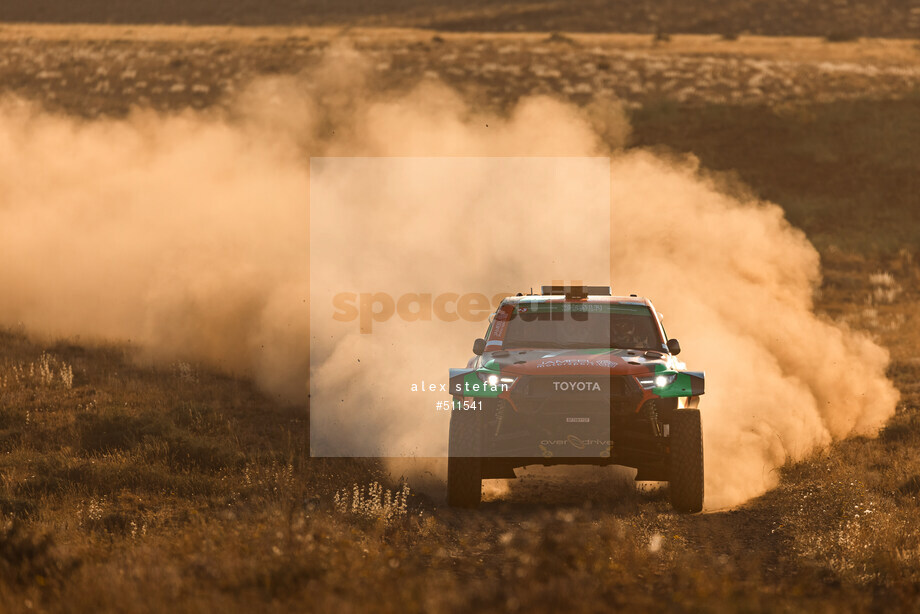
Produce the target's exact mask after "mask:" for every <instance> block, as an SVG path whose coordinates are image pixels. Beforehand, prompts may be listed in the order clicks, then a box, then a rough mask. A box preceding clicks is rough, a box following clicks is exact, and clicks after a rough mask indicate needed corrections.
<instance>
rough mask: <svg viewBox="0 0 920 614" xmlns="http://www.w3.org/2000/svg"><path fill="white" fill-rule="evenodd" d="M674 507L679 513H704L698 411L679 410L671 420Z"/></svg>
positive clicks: (701, 451)
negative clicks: (702, 511)
mask: <svg viewBox="0 0 920 614" xmlns="http://www.w3.org/2000/svg"><path fill="white" fill-rule="evenodd" d="M669 428H670V441H671V457H670V463H669V469H668V472H669V482H670V484H669V488H670V491H671V507H673V508H674V509H675V510H677V511H678V512H687V513H696V512H699V511H700V510H702V509H703V429H702V424H701V422H700V411H699V410H698V409H681V410H676V411H675V412H674V413H673V414H672V416H671V419H670V427H669Z"/></svg>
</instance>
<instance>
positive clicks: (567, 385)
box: [553, 381, 601, 392]
mask: <svg viewBox="0 0 920 614" xmlns="http://www.w3.org/2000/svg"><path fill="white" fill-rule="evenodd" d="M553 387H554V388H555V389H556V390H561V391H563V392H586V391H587V392H593V391H595V390H597V391H598V392H600V390H601V386H600V384H598V383H597V382H559V381H556V382H553Z"/></svg>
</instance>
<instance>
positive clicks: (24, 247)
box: [0, 46, 897, 508]
mask: <svg viewBox="0 0 920 614" xmlns="http://www.w3.org/2000/svg"><path fill="white" fill-rule="evenodd" d="M364 64H365V61H364V59H363V58H362V57H361V56H360V55H359V54H357V53H355V52H354V51H352V50H351V49H349V48H347V47H341V46H333V47H332V48H331V50H330V51H329V52H328V54H327V57H326V59H325V62H324V63H323V65H322V66H321V67H320V68H318V69H317V70H315V71H314V72H312V73H311V74H308V75H302V76H299V77H289V78H271V79H262V80H258V81H256V82H254V83H253V84H252V85H251V86H250V87H249V88H247V89H246V91H245V92H243V93H242V94H241V95H239V96H238V97H237V98H236V99H235V100H233V101H232V102H231V103H230V104H229V105H228V109H227V110H224V111H209V112H185V113H179V114H174V115H162V114H156V113H153V112H150V111H142V110H138V111H136V112H134V113H132V114H131V115H130V116H129V117H127V118H126V119H122V120H96V121H89V122H87V121H81V120H78V119H75V118H72V117H67V116H60V115H54V114H49V113H46V112H44V111H42V110H41V109H39V108H38V107H36V106H34V105H32V104H29V103H26V102H23V101H21V100H16V99H7V100H5V101H3V102H2V104H0V262H2V263H3V266H2V268H0V289H2V290H0V325H2V326H7V327H12V326H17V325H21V326H23V327H24V328H25V330H27V331H28V332H29V333H30V334H32V335H35V336H39V337H45V338H53V337H70V338H73V337H76V336H78V335H79V337H80V339H81V340H83V341H87V342H91V341H92V340H110V341H111V340H114V341H118V342H128V341H130V343H131V344H132V345H133V346H135V347H138V348H140V349H141V352H142V354H141V358H142V359H147V360H155V361H167V362H168V361H173V360H180V359H181V360H192V361H201V362H203V363H206V364H208V365H212V366H214V367H216V368H219V369H222V370H225V371H228V372H232V373H237V374H241V375H245V376H249V377H252V378H254V379H255V380H256V381H257V382H258V383H259V384H260V385H261V386H262V387H263V388H264V389H265V390H266V391H267V392H268V393H271V394H273V395H277V396H278V397H280V398H282V399H285V400H286V401H288V402H292V403H298V404H305V402H306V395H307V391H308V386H307V381H308V379H309V380H310V381H311V384H312V387H313V388H316V389H317V391H318V392H317V394H313V397H312V398H311V404H312V406H313V408H314V411H316V408H317V407H319V406H324V407H325V406H328V407H332V406H334V405H335V404H336V403H342V405H341V406H336V407H337V410H336V412H335V413H334V416H335V418H334V419H335V421H336V422H335V426H336V428H338V429H339V432H341V433H342V437H344V438H345V439H347V443H354V442H358V443H360V444H361V445H365V446H369V449H370V448H374V446H375V445H377V444H380V445H377V447H376V448H374V449H380V450H386V449H390V448H389V447H388V446H386V445H383V442H389V441H395V442H397V444H396V445H395V448H396V449H400V450H407V451H409V453H413V451H415V453H418V455H419V456H422V455H426V454H429V453H430V451H431V450H435V453H436V454H444V453H445V452H446V441H447V437H446V432H447V431H446V428H447V416H446V415H443V414H441V415H439V414H435V412H434V411H433V410H432V409H431V408H430V407H426V408H425V409H424V412H425V413H424V417H423V418H422V419H419V416H420V415H422V414H420V413H419V411H418V410H417V409H412V407H413V404H418V403H419V397H417V396H413V395H411V394H409V393H408V383H409V382H411V381H414V380H415V379H417V378H418V377H419V376H427V377H428V378H429V380H432V379H434V378H439V379H438V380H437V381H440V379H443V378H444V377H445V376H446V372H447V369H448V367H458V366H463V365H464V364H465V361H466V358H467V357H468V355H469V350H468V346H469V345H470V342H471V341H472V339H473V338H474V337H476V336H479V335H480V334H481V332H482V330H483V329H484V324H483V323H470V322H460V323H441V324H437V323H435V324H432V325H431V326H432V328H430V329H427V330H425V332H424V334H419V333H418V331H420V330H422V329H419V328H413V327H412V325H411V323H400V322H387V323H385V324H386V325H385V326H381V327H380V329H379V331H378V332H376V333H375V334H374V335H367V336H364V338H362V336H361V335H360V334H358V333H357V332H354V333H353V334H348V335H344V336H336V335H325V334H324V333H325V332H326V331H325V328H324V324H323V323H322V321H320V322H319V323H317V321H316V320H314V325H313V327H312V329H311V326H310V319H309V317H308V307H307V305H308V303H309V302H310V300H311V296H310V294H311V293H310V288H311V283H312V284H313V287H314V288H315V287H317V284H318V283H323V284H326V285H325V286H324V287H327V288H328V287H331V286H330V284H335V283H336V282H337V280H338V282H341V280H342V279H343V278H347V277H348V276H349V275H351V277H350V278H351V279H355V280H361V281H362V282H364V283H373V286H374V287H372V288H368V287H355V288H352V287H343V288H341V289H343V290H354V291H358V292H361V291H386V292H391V293H392V294H393V295H394V296H395V295H399V294H400V293H402V291H403V288H410V289H414V290H416V291H423V290H424V289H425V288H432V287H437V285H438V283H444V284H446V287H448V289H453V290H455V291H459V292H464V291H465V292H485V293H487V294H491V292H492V291H493V290H494V291H495V292H499V291H508V292H514V291H517V290H521V289H525V290H526V289H527V288H528V287H530V286H531V285H534V286H536V285H539V284H540V283H543V282H546V281H548V280H549V279H550V278H560V277H558V276H557V275H562V276H563V277H562V278H566V279H585V280H587V281H590V282H594V283H596V282H602V281H603V280H602V279H598V278H597V277H596V274H594V273H593V272H590V274H584V267H581V266H580V265H579V266H574V265H569V266H568V267H567V266H566V262H567V254H570V253H574V252H576V251H578V250H593V252H592V253H594V254H601V256H600V260H598V261H597V262H595V265H597V266H598V267H599V268H598V269H597V270H603V271H607V272H608V273H607V274H610V273H609V272H610V271H612V275H613V279H612V285H613V286H614V288H615V291H616V292H619V293H629V292H636V293H640V294H643V295H647V296H649V297H651V298H652V299H653V300H654V301H655V303H656V306H657V307H658V308H659V310H661V311H662V312H663V313H665V314H666V319H665V325H666V327H667V328H668V330H669V332H670V333H671V335H672V336H676V337H679V338H680V339H681V341H682V345H683V347H684V349H685V353H684V354H682V355H681V358H682V359H685V360H686V362H687V364H688V367H690V368H694V369H700V370H702V369H705V370H706V371H707V394H706V396H705V397H704V399H703V403H702V405H701V407H702V411H703V416H704V428H705V443H706V455H707V457H706V458H707V467H706V470H707V495H706V496H707V506H708V507H710V508H714V507H723V506H728V505H733V504H737V503H740V502H742V501H744V500H746V499H748V498H750V497H752V496H755V495H757V494H760V493H762V492H764V491H765V490H766V489H768V488H769V487H770V486H772V485H773V484H775V483H776V481H777V479H778V478H777V472H776V469H777V468H778V467H779V466H781V465H782V464H783V463H784V462H785V461H786V460H788V459H797V458H802V457H803V456H804V455H806V454H807V453H809V451H812V450H814V449H815V448H816V447H818V446H821V445H824V444H827V443H829V442H830V441H832V440H834V439H839V438H842V437H846V436H848V435H851V434H867V433H868V434H871V433H872V432H874V431H875V430H877V429H878V427H879V426H881V425H882V424H883V423H884V422H885V420H886V419H887V418H888V417H889V416H890V415H892V414H893V412H894V407H895V403H896V400H897V392H896V390H895V389H894V388H893V386H892V385H891V383H890V382H889V381H888V380H887V379H886V378H885V375H884V373H885V367H886V365H887V361H888V356H887V353H886V351H885V350H884V349H882V348H880V347H879V346H877V345H876V344H874V343H873V342H872V341H870V340H869V339H868V338H867V337H866V336H864V335H863V334H861V333H858V332H855V331H851V330H848V329H847V328H846V327H844V326H842V325H840V324H837V323H834V322H830V321H827V320H826V319H823V318H821V317H819V316H817V315H815V313H814V310H813V306H812V293H813V290H814V288H815V286H816V284H817V283H818V282H819V278H820V266H819V260H818V255H817V253H816V251H815V250H814V248H813V247H812V246H811V244H810V243H809V242H808V240H807V239H806V238H805V236H804V235H803V234H802V233H801V232H799V231H798V230H796V229H794V228H793V227H791V226H790V225H789V224H788V223H787V222H786V221H785V220H784V218H783V215H782V212H781V210H780V208H779V207H777V206H775V205H772V204H769V203H761V202H755V201H753V200H752V199H750V198H749V197H745V196H743V195H739V194H732V190H730V189H728V188H726V186H724V185H721V184H720V183H719V182H718V181H717V180H715V179H713V178H711V177H709V176H707V174H706V173H705V172H703V171H701V170H700V169H698V168H696V166H695V164H694V162H693V160H692V159H688V158H682V159H677V160H672V159H665V158H663V157H661V156H659V155H653V154H652V153H649V152H645V151H633V150H624V149H622V146H623V145H624V143H625V140H626V137H627V135H628V132H629V126H628V121H627V120H626V118H625V114H624V113H623V112H622V110H621V109H620V108H619V107H618V106H617V105H615V104H612V103H610V104H607V103H604V102H603V101H599V102H597V103H595V104H593V105H592V106H590V107H588V108H577V107H574V106H572V105H568V104H564V103H561V102H558V101H555V100H551V99H548V98H525V99H523V100H521V101H520V103H519V104H518V105H517V106H516V107H515V108H514V109H512V110H511V111H510V112H509V113H507V114H505V115H501V116H498V115H495V114H490V113H486V112H480V111H477V110H474V108H472V107H471V106H470V105H469V103H468V101H466V100H464V99H463V98H462V97H461V96H460V95H459V94H457V93H456V92H454V91H452V90H450V89H449V88H447V87H446V86H444V85H442V84H439V83H436V82H430V81H426V82H423V83H421V84H420V85H419V86H417V87H416V88H414V89H413V90H412V91H410V92H406V93H401V94H395V93H392V92H390V93H383V92H375V91H373V90H372V89H371V88H370V87H369V86H368V84H367V80H366V79H365V75H366V74H367V71H366V67H365V66H364ZM311 156H313V157H316V156H328V157H334V156H367V157H376V156H418V157H420V158H419V159H422V158H421V157H424V156H485V157H514V156H610V160H611V161H610V167H609V169H610V177H611V183H610V186H609V189H610V198H611V204H612V207H611V208H610V211H609V218H608V219H609V223H610V231H609V232H608V230H607V228H603V227H598V226H597V225H593V226H592V225H591V224H587V226H588V228H589V229H590V231H591V233H590V234H589V235H586V234H585V232H584V228H585V225H586V224H585V222H584V221H582V222H581V223H579V222H578V218H579V217H580V218H583V220H588V221H590V220H592V219H594V218H593V217H592V216H594V215H598V214H599V213H600V212H597V211H580V210H578V207H577V203H578V202H579V201H578V199H579V198H580V197H581V196H583V195H584V190H585V189H587V188H586V187H585V186H584V185H582V184H581V182H580V179H582V177H580V176H579V175H578V174H577V173H576V174H573V175H571V176H560V177H558V178H557V183H556V184H553V185H554V186H555V188H556V189H565V190H567V191H568V192H569V194H570V197H571V198H570V203H571V204H570V205H569V206H567V207H564V208H560V209H559V210H547V209H534V210H533V211H532V215H530V216H526V217H525V218H524V219H500V223H498V221H499V220H497V219H496V216H499V217H500V212H499V213H497V212H496V210H495V208H494V205H488V203H494V199H495V198H496V195H495V191H496V190H499V191H500V192H499V194H498V196H499V197H501V196H507V197H508V198H513V197H514V198H518V199H520V198H522V197H524V198H526V197H527V196H528V191H527V187H526V186H521V185H518V186H517V187H516V188H512V187H509V184H508V183H507V182H505V183H503V182H501V181H498V180H497V179H496V177H495V176H490V175H489V174H488V173H485V174H484V175H483V176H481V177H480V176H477V175H476V174H475V173H473V174H469V175H468V176H465V177H463V178H462V179H461V180H458V179H457V178H456V177H454V178H450V177H438V178H431V177H429V178H427V179H426V178H425V176H424V174H420V173H413V172H412V168H411V158H408V159H407V160H408V162H407V164H408V166H407V167H406V172H405V175H404V176H401V177H399V178H398V179H399V181H401V182H405V183H408V184H410V185H412V186H413V187H412V189H413V190H415V198H416V200H417V201H418V202H425V203H428V204H427V206H426V208H425V216H424V217H423V218H413V217H412V216H411V215H409V214H408V213H411V212H408V213H407V212H406V211H394V210H392V209H390V208H387V207H380V206H373V205H372V203H374V202H375V196H376V195H377V194H378V193H379V192H380V186H379V184H376V183H375V182H374V181H371V178H372V176H371V177H368V176H363V175H356V176H354V177H350V178H348V179H349V182H348V186H349V190H351V191H352V192H354V191H357V192H358V193H359V194H361V193H363V194H364V195H365V197H366V202H367V203H368V205H367V207H366V209H364V210H361V211H349V210H345V209H344V208H343V209H342V210H341V211H340V212H339V213H340V214H341V215H352V216H354V217H353V218H352V219H350V220H349V222H350V223H353V224H354V227H355V228H356V233H355V236H356V237H362V240H363V237H366V236H370V234H368V233H371V231H374V232H376V233H377V236H383V235H387V234H388V233H389V234H391V235H392V234H393V233H399V235H398V236H400V237H403V238H404V239H403V240H404V241H405V243H404V248H405V249H404V250H402V252H401V253H393V252H390V253H385V254H386V257H384V256H381V257H380V258H379V259H378V260H377V261H375V262H368V261H353V260H351V259H349V258H348V257H347V254H348V253H349V251H350V250H351V248H352V247H355V248H357V247H358V246H351V245H348V244H338V245H336V246H333V247H334V248H335V249H334V252H331V253H330V250H331V249H332V248H331V247H329V246H326V247H325V248H324V250H322V251H321V252H317V251H316V247H317V246H313V249H312V250H311V248H310V241H311V239H310V223H311V220H310V214H309V210H308V200H309V198H310V189H311V185H310V164H309V159H310V157H311ZM445 181H447V183H446V184H445ZM607 187H608V186H604V188H605V189H606V188H607ZM502 190H504V191H508V192H505V193H502V192H501V191H502ZM512 190H513V191H514V194H512V193H511V192H510V191H512ZM487 194H491V199H490V198H485V197H484V196H483V195H487ZM448 195H452V196H448ZM522 195H523V196H522ZM445 198H446V199H447V200H446V201H445V200H444V199H445ZM331 211H335V208H334V207H333V208H332V209H331ZM332 215H335V213H333V214H332ZM564 220H574V221H572V222H571V223H568V222H563V221H564ZM318 222H319V223H321V222H322V220H314V223H318ZM359 229H363V230H365V231H367V233H365V232H358V230H359ZM547 233H550V234H549V235H548V234H547ZM432 237H443V238H444V239H443V240H444V241H448V239H447V237H450V239H449V241H448V243H449V245H451V246H452V247H451V249H450V250H445V251H444V253H442V256H441V257H439V258H437V267H433V268H432V269H431V270H434V269H435V268H436V270H438V271H440V273H441V275H442V276H441V277H440V278H439V279H433V278H428V277H426V276H425V275H422V276H421V277H420V278H419V277H413V269H412V267H411V261H412V259H413V258H414V259H416V260H418V259H421V258H430V257H431V253H432V252H431V250H430V249H428V248H427V247H426V246H429V247H430V244H429V243H428V242H430V241H431V240H432ZM548 237H549V238H552V239H553V240H552V241H551V242H550V241H548ZM423 239H424V240H423ZM317 240H318V239H317ZM426 241H427V242H426ZM538 241H539V242H540V243H541V244H542V245H543V247H541V249H540V250H538V251H539V252H541V253H542V254H543V258H542V259H541V258H528V257H526V255H527V254H533V253H535V252H534V251H533V250H532V249H530V248H532V246H533V245H535V244H536V242H538ZM458 250H459V251H458ZM308 252H312V253H311V254H310V258H312V259H313V264H314V267H315V266H316V265H317V264H318V263H319V262H330V261H335V262H336V266H335V267H332V268H330V269H328V270H329V271H331V272H332V273H329V274H328V275H329V276H328V277H323V275H324V274H323V273H318V274H317V278H316V279H312V280H311V277H310V275H311V272H310V259H308V256H307V254H308ZM608 253H610V254H611V255H612V262H609V263H608V262H607V259H606V254H608ZM573 262H574V261H573ZM407 263H409V264H407ZM608 265H609V267H608ZM407 266H408V268H407ZM553 267H555V268H553ZM550 270H552V271H553V274H552V275H549V274H548V271H550ZM333 273H334V274H333ZM343 276H345V277H343ZM407 279H409V282H410V283H407V281H406V280H407ZM445 280H446V281H445ZM333 289H334V290H337V289H338V288H333ZM313 308H316V306H315V305H314V306H313ZM311 337H312V340H313V344H312V346H311ZM422 347H437V348H440V350H441V351H440V354H439V355H440V356H441V361H439V362H438V363H437V364H427V363H426V361H427V360H428V359H427V358H425V359H423V358H421V357H420V356H424V354H422V353H419V352H418V351H417V350H419V349H420V348H422ZM311 349H312V350H313V363H312V364H310V360H309V357H310V355H311ZM365 354H366V355H367V356H369V357H371V358H373V357H377V358H378V359H379V360H378V361H377V363H376V364H377V365H380V366H381V369H380V370H375V369H370V368H368V364H369V362H368V361H365V362H364V363H363V365H362V363H359V362H357V361H356V360H355V357H360V356H362V355H365ZM370 364H375V363H374V361H373V360H371V361H370ZM389 385H392V386H394V387H396V388H397V390H395V392H394V391H391V393H390V394H388V395H386V394H384V395H381V394H378V392H379V390H380V389H381V388H382V387H384V388H385V387H386V386H389ZM346 399H347V401H346ZM381 399H383V400H382V401H381ZM370 408H373V410H374V411H369V410H370Z"/></svg>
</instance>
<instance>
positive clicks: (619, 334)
mask: <svg viewBox="0 0 920 614" xmlns="http://www.w3.org/2000/svg"><path fill="white" fill-rule="evenodd" d="M473 353H474V354H475V356H474V357H473V358H471V359H470V361H469V363H468V364H467V368H465V369H451V370H450V385H449V388H450V392H451V395H452V396H453V408H452V412H451V417H450V441H449V445H448V448H449V451H448V469H447V489H448V503H449V504H450V505H452V506H458V507H477V506H478V505H479V503H480V501H481V497H482V480H483V479H489V478H514V477H516V476H515V473H514V470H515V469H516V468H518V467H524V466H527V465H536V464H540V465H558V464H564V465H573V464H578V465H581V464H590V465H625V466H627V467H634V468H636V469H637V470H638V473H637V474H636V480H650V481H667V482H669V483H670V484H669V488H670V496H671V505H672V506H673V507H674V509H676V510H678V511H681V512H698V511H700V510H701V509H702V508H703V436H702V429H701V424H700V412H699V409H697V408H698V405H699V399H700V395H701V394H703V387H704V380H705V374H704V373H702V372H694V371H686V370H685V365H684V364H683V363H682V362H680V361H678V359H677V355H678V354H679V353H680V344H679V343H678V342H677V340H676V339H668V337H667V335H666V334H665V331H664V327H663V326H662V323H661V316H660V315H659V314H658V312H656V311H655V308H654V307H653V306H652V303H651V302H650V301H648V300H647V299H644V298H640V297H638V296H636V295H630V296H628V297H620V296H611V289H610V288H609V287H606V286H543V288H542V293H541V294H539V295H536V294H529V295H521V294H518V295H517V296H515V297H509V298H506V299H505V300H504V301H502V303H501V304H500V305H499V307H498V309H497V310H496V311H495V313H494V314H493V315H492V317H491V318H490V322H489V328H488V330H487V332H486V335H485V338H483V339H476V341H475V343H474V344H473Z"/></svg>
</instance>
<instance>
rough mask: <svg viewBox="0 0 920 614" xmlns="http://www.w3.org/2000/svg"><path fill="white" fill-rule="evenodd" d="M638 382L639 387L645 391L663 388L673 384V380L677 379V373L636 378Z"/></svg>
mask: <svg viewBox="0 0 920 614" xmlns="http://www.w3.org/2000/svg"><path fill="white" fill-rule="evenodd" d="M636 379H638V380H639V385H640V386H642V387H643V388H645V389H646V390H651V389H652V388H664V387H665V386H670V385H671V384H673V383H674V380H675V379H677V373H659V374H657V375H643V376H642V377H638V378H636Z"/></svg>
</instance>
